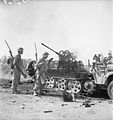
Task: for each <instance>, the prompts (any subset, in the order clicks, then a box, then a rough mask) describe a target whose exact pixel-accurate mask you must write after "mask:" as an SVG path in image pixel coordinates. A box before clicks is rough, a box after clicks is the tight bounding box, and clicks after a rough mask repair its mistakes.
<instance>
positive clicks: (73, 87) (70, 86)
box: [68, 81, 81, 93]
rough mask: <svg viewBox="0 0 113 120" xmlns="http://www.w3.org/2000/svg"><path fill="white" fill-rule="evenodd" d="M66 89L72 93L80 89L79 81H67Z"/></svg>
mask: <svg viewBox="0 0 113 120" xmlns="http://www.w3.org/2000/svg"><path fill="white" fill-rule="evenodd" d="M68 89H69V90H70V91H71V92H72V93H78V92H80V91H81V83H80V82H79V81H69V83H68Z"/></svg>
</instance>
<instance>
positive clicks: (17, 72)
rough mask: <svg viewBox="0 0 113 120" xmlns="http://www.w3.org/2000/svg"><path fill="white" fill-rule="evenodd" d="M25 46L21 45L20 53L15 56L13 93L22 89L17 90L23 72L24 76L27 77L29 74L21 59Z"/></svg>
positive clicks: (17, 92)
mask: <svg viewBox="0 0 113 120" xmlns="http://www.w3.org/2000/svg"><path fill="white" fill-rule="evenodd" d="M23 50H24V49H23V48H22V47H20V48H19V49H18V50H17V51H18V54H17V55H16V56H15V57H14V60H13V65H14V79H13V81H12V94H19V93H20V91H18V90H17V87H18V84H19V82H20V77H21V74H22V75H23V76H24V78H26V77H27V75H26V74H25V72H24V67H23V61H22V59H21V55H22V54H23Z"/></svg>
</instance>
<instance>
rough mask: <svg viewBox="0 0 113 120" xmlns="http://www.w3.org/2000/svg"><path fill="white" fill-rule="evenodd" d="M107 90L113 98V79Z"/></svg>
mask: <svg viewBox="0 0 113 120" xmlns="http://www.w3.org/2000/svg"><path fill="white" fill-rule="evenodd" d="M107 92H108V96H109V97H110V98H111V99H112V100H113V81H112V82H110V84H109V85H108V88H107Z"/></svg>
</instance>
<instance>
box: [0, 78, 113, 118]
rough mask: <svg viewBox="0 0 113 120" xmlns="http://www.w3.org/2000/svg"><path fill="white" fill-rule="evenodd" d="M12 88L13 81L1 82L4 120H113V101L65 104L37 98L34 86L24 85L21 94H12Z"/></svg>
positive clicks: (48, 97)
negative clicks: (33, 92) (33, 90)
mask: <svg viewBox="0 0 113 120" xmlns="http://www.w3.org/2000/svg"><path fill="white" fill-rule="evenodd" d="M10 87H11V81H10V80H9V79H6V78H1V79H0V120H43V119H44V120H45V119H46V120H50V119H51V120H62V119H65V120H113V101H112V100H110V99H108V98H105V97H100V98H94V97H93V98H91V97H85V98H77V99H76V101H75V102H64V101H63V98H62V96H61V95H60V96H58V94H53V93H51V94H48V95H46V96H40V97H38V96H33V94H32V87H33V83H28V82H21V84H20V85H19V90H20V91H21V94H11V88H10ZM88 100H89V105H90V106H85V105H84V103H85V102H86V101H88Z"/></svg>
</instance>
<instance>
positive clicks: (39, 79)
mask: <svg viewBox="0 0 113 120" xmlns="http://www.w3.org/2000/svg"><path fill="white" fill-rule="evenodd" d="M44 54H45V55H47V56H48V55H49V54H48V53H44ZM44 54H43V55H44ZM48 65H49V64H48V62H47V60H45V58H44V57H43V58H41V59H40V60H39V61H38V62H37V63H36V68H37V71H36V81H35V86H34V88H33V90H34V95H37V93H38V94H42V92H43V88H44V86H45V82H46V76H47V70H48Z"/></svg>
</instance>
